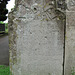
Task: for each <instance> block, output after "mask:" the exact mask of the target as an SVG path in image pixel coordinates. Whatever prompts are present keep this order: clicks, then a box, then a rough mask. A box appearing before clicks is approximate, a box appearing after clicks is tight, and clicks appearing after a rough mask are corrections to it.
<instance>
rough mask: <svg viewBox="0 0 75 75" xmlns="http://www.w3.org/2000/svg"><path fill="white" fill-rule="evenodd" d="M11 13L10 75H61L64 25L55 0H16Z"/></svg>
mask: <svg viewBox="0 0 75 75" xmlns="http://www.w3.org/2000/svg"><path fill="white" fill-rule="evenodd" d="M15 5H16V7H15V8H14V9H13V10H12V12H10V13H9V51H10V59H9V61H10V71H11V75H62V74H63V64H64V62H63V60H64V58H63V57H64V23H63V22H62V20H60V18H61V17H60V18H59V17H57V14H56V12H55V2H54V0H16V1H15Z"/></svg>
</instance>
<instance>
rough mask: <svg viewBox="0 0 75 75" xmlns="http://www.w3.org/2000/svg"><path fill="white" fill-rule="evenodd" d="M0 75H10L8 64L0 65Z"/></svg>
mask: <svg viewBox="0 0 75 75" xmlns="http://www.w3.org/2000/svg"><path fill="white" fill-rule="evenodd" d="M0 75H10V68H9V66H5V65H0Z"/></svg>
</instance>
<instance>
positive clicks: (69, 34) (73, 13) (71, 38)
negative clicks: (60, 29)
mask: <svg viewBox="0 0 75 75" xmlns="http://www.w3.org/2000/svg"><path fill="white" fill-rule="evenodd" d="M66 1H67V2H68V8H69V10H66V38H65V39H66V41H65V43H66V45H65V75H71V73H73V71H72V70H74V69H73V67H74V68H75V1H74V0H66ZM74 72H75V70H74Z"/></svg>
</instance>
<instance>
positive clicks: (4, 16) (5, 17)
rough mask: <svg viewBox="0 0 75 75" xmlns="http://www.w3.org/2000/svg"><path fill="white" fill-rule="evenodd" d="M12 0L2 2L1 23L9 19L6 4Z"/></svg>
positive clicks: (0, 9)
mask: <svg viewBox="0 0 75 75" xmlns="http://www.w3.org/2000/svg"><path fill="white" fill-rule="evenodd" d="M8 1H10V0H0V21H5V20H6V19H7V16H6V14H7V13H8V10H7V9H6V4H7V3H8Z"/></svg>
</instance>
